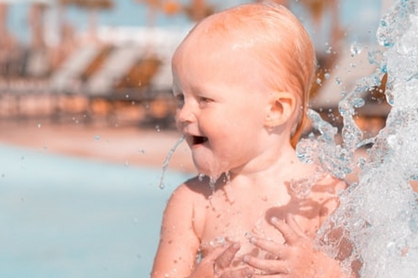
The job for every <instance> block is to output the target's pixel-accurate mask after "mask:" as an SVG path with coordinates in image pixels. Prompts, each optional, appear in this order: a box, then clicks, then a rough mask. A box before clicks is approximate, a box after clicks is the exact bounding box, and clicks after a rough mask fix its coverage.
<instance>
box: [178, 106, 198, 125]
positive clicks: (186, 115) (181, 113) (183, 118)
mask: <svg viewBox="0 0 418 278" xmlns="http://www.w3.org/2000/svg"><path fill="white" fill-rule="evenodd" d="M176 118H177V121H178V122H179V123H182V124H184V123H190V122H193V121H194V120H196V115H195V114H194V113H193V110H192V109H191V108H190V107H189V106H186V105H184V106H183V107H182V108H181V109H178V110H177V117H176Z"/></svg>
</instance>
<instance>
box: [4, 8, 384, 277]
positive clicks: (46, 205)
mask: <svg viewBox="0 0 418 278" xmlns="http://www.w3.org/2000/svg"><path fill="white" fill-rule="evenodd" d="M246 2H256V1H239V0H206V1H205V0H118V1H116V0H113V1H112V0H84V1H83V0H43V1H40V0H38V1H29V0H20V1H19V0H8V1H7V0H0V221H1V222H0V223H1V224H2V225H1V226H2V228H1V229H0V246H1V248H0V277H32V278H33V277H116V276H121V277H148V276H149V272H150V269H151V266H152V259H153V256H154V252H155V248H156V245H157V242H158V234H159V225H160V221H161V215H162V212H163V208H164V205H165V202H166V200H167V198H168V196H169V194H170V193H171V191H172V190H173V189H174V188H175V186H176V185H178V184H179V183H180V182H181V181H182V180H184V179H186V178H187V177H189V176H191V175H193V174H194V169H193V165H192V162H191V159H190V157H189V155H190V153H189V151H188V148H187V146H186V145H185V144H180V145H179V146H178V148H177V150H176V151H175V152H174V154H173V155H172V157H171V158H170V160H169V161H168V160H166V156H167V154H168V153H171V151H172V149H173V148H174V146H175V145H176V143H177V141H178V139H179V135H178V133H177V132H176V130H175V128H174V124H173V123H174V120H173V116H174V113H175V107H174V105H173V104H174V103H173V99H172V97H171V71H170V59H171V55H172V54H173V52H174V50H175V48H176V46H177V45H178V44H179V43H180V41H181V40H182V39H183V38H184V36H185V35H186V34H187V32H188V31H189V30H190V29H191V28H192V26H193V25H194V24H195V23H196V22H198V21H199V20H201V19H202V18H204V17H206V16H208V15H210V14H211V13H213V12H216V11H220V10H223V9H226V8H228V7H231V6H234V5H237V4H241V3H246ZM271 2H277V3H280V4H283V5H286V6H288V7H289V9H291V10H292V11H293V12H294V13H295V14H296V15H297V16H298V17H299V19H300V20H301V21H302V23H303V24H304V25H305V26H306V28H307V29H308V31H309V33H310V35H311V37H312V40H313V41H314V44H315V47H316V51H317V58H318V65H319V67H318V71H317V76H316V78H315V82H314V84H313V88H312V92H311V103H310V106H311V108H312V109H314V110H316V111H318V112H319V113H320V114H321V115H322V116H323V117H324V118H325V119H326V120H328V121H330V122H331V123H332V124H333V125H335V126H336V127H338V128H341V125H342V123H341V118H340V117H339V114H338V108H337V105H338V102H339V100H341V99H342V98H343V95H344V92H348V91H350V90H351V89H353V88H354V86H355V83H356V81H357V80H358V79H359V78H361V77H365V76H367V75H369V74H371V73H373V72H374V71H375V69H376V65H375V64H371V63H370V62H369V61H370V60H374V59H376V60H378V58H379V55H381V53H380V52H379V46H378V45H377V43H376V39H375V34H376V30H377V27H378V24H379V19H380V17H381V15H382V13H383V12H384V11H385V10H386V9H387V8H388V7H389V6H390V5H391V2H392V1H388V0H368V1H362V0H287V1H286V0H282V1H280V0H277V1H271ZM382 81H383V82H382V86H380V87H377V88H374V89H373V90H372V91H371V92H365V94H364V99H365V101H366V105H365V106H364V107H362V108H360V109H358V110H357V114H356V116H355V119H356V121H357V123H358V125H359V127H361V128H362V129H363V131H364V133H365V136H366V137H370V136H374V135H376V133H377V132H378V131H379V130H380V129H381V128H382V127H383V126H384V123H385V119H386V116H387V114H388V112H389V106H388V104H387V103H386V100H385V97H384V94H383V93H384V84H385V77H384V80H382ZM309 132H310V127H309V126H306V132H305V133H306V134H307V133H309ZM163 166H164V167H163ZM163 168H164V170H163ZM165 169H167V171H165ZM160 187H164V189H162V190H161V189H160Z"/></svg>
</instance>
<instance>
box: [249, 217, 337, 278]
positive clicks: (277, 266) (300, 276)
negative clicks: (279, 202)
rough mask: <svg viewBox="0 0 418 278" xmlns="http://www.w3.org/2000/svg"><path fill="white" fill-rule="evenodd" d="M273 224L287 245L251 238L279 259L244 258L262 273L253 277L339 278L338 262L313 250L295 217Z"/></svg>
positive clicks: (273, 220) (273, 222) (275, 219)
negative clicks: (336, 267) (336, 266)
mask: <svg viewBox="0 0 418 278" xmlns="http://www.w3.org/2000/svg"><path fill="white" fill-rule="evenodd" d="M272 224H273V226H274V227H276V228H277V229H278V230H279V232H280V233H281V234H282V235H283V237H284V239H285V242H286V243H285V244H279V243H275V242H272V241H270V240H267V239H262V238H255V237H252V238H251V239H250V242H251V243H252V244H254V245H255V246H257V247H258V248H260V249H262V250H264V251H266V252H268V253H270V254H272V255H273V256H275V257H276V258H275V259H260V258H256V257H253V256H250V255H246V256H244V262H246V263H247V264H248V265H249V266H252V267H254V268H255V269H259V270H261V272H262V273H263V274H258V275H254V276H253V277H277V278H279V277H289V278H290V277H292V278H314V277H315V278H318V277H321V278H322V277H324V278H325V277H327V278H328V277H339V276H335V274H336V273H335V272H334V270H335V268H334V267H335V264H337V265H338V263H337V262H336V261H334V260H332V259H331V258H327V257H325V255H324V254H323V253H321V252H318V251H316V250H314V248H313V242H312V239H310V238H309V237H308V236H306V235H305V233H304V232H303V231H302V229H301V228H300V227H299V225H298V224H297V223H296V222H295V220H294V219H293V218H292V217H290V216H289V217H287V218H286V221H280V220H278V219H277V218H273V219H272ZM324 259H325V260H326V261H327V262H325V261H324ZM329 261H331V262H332V263H331V265H328V263H329ZM324 266H325V268H326V269H324ZM339 273H340V272H339Z"/></svg>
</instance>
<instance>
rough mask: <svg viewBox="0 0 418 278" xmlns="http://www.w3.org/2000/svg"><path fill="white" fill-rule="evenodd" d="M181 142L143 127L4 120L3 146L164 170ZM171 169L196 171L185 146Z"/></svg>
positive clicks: (164, 132) (172, 134) (0, 136)
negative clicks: (163, 167) (170, 156)
mask: <svg viewBox="0 0 418 278" xmlns="http://www.w3.org/2000/svg"><path fill="white" fill-rule="evenodd" d="M178 139H179V134H178V133H177V132H176V131H175V130H173V129H169V130H165V129H163V128H161V129H158V128H141V127H138V125H125V126H124V125H121V126H109V125H108V124H105V123H100V122H93V123H91V124H88V125H87V124H77V123H75V122H71V123H65V122H64V123H62V122H61V123H54V122H51V121H49V120H20V121H17V120H15V121H0V144H8V145H13V146H21V147H27V148H30V149H34V150H42V151H47V152H50V153H57V154H63V155H68V156H77V157H83V158H86V159H91V160H98V161H106V162H113V163H117V164H129V165H138V166H153V167H162V165H163V162H164V160H165V157H166V155H167V153H168V152H169V150H170V149H171V148H172V147H173V146H174V145H175V143H176V142H177V140H178ZM169 169H171V170H177V171H181V172H193V171H194V167H193V163H192V161H191V156H190V151H189V149H188V147H187V145H186V144H185V143H182V144H181V145H180V146H179V147H178V148H177V151H176V152H175V153H174V155H173V156H172V158H171V160H170V164H169Z"/></svg>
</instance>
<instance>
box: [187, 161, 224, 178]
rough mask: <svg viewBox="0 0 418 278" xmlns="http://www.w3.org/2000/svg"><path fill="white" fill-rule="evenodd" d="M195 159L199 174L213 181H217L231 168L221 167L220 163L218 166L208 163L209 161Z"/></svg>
mask: <svg viewBox="0 0 418 278" xmlns="http://www.w3.org/2000/svg"><path fill="white" fill-rule="evenodd" d="M193 161H194V165H195V167H196V170H197V172H198V173H199V175H200V176H206V177H208V178H209V179H210V181H211V183H215V182H216V181H217V180H218V179H219V178H220V177H221V176H223V175H225V174H226V173H228V172H229V169H227V168H226V167H219V166H220V165H219V166H216V165H212V164H208V162H207V161H205V162H203V163H199V162H198V161H196V160H193Z"/></svg>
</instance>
